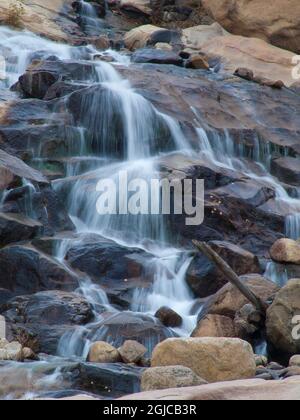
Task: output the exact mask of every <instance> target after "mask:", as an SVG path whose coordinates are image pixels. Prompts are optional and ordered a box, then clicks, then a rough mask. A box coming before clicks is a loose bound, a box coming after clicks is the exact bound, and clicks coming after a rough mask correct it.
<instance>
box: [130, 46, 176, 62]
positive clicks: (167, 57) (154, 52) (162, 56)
mask: <svg viewBox="0 0 300 420" xmlns="http://www.w3.org/2000/svg"><path fill="white" fill-rule="evenodd" d="M131 60H132V61H133V62H134V63H155V64H174V65H175V66H182V64H183V59H182V58H181V57H180V56H179V55H178V54H176V53H175V52H173V51H163V50H159V49H154V48H143V49H140V50H137V51H136V52H135V53H134V54H133V55H132V58H131Z"/></svg>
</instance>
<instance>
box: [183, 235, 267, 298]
mask: <svg viewBox="0 0 300 420" xmlns="http://www.w3.org/2000/svg"><path fill="white" fill-rule="evenodd" d="M210 245H211V246H212V248H213V249H214V250H215V251H216V252H217V253H218V254H219V255H220V256H221V257H222V258H223V259H224V260H225V261H226V262H227V263H228V264H229V265H230V266H231V267H232V269H233V270H234V271H235V272H236V273H237V274H238V275H239V276H241V275H244V274H250V273H259V272H261V270H260V267H259V263H258V260H257V258H256V257H255V256H254V255H253V254H251V253H250V252H248V251H246V250H244V249H243V248H241V247H238V246H237V245H234V244H231V243H228V242H225V241H211V242H210ZM186 280H187V283H188V284H189V286H190V287H191V289H192V290H193V292H194V293H195V295H196V296H197V297H200V298H203V297H207V296H211V295H213V294H214V293H216V292H217V291H218V290H220V289H221V288H222V287H223V286H224V285H225V284H226V283H227V282H228V279H227V278H226V276H224V274H223V273H221V272H220V271H219V270H218V269H217V268H216V267H215V264H213V263H212V262H211V261H210V260H209V259H208V258H207V257H206V256H205V255H203V254H201V253H197V255H196V256H195V257H194V259H193V261H192V263H191V265H190V267H189V269H188V272H187V278H186Z"/></svg>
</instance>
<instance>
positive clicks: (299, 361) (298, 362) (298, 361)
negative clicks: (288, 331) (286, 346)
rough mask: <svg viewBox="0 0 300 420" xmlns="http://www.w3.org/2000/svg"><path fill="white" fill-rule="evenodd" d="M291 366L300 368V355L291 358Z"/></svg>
mask: <svg viewBox="0 0 300 420" xmlns="http://www.w3.org/2000/svg"><path fill="white" fill-rule="evenodd" d="M289 365H290V366H299V367H300V355H299V354H295V356H293V357H291V358H290V363H289Z"/></svg>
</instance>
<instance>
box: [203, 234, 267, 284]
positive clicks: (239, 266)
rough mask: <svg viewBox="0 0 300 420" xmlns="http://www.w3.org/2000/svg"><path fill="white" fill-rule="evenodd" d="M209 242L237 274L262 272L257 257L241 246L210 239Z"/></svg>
mask: <svg viewBox="0 0 300 420" xmlns="http://www.w3.org/2000/svg"><path fill="white" fill-rule="evenodd" d="M209 244H210V246H211V247H212V248H213V250H214V251H215V252H217V254H219V255H220V257H222V258H223V259H224V260H225V261H226V262H227V263H228V264H229V265H230V267H231V268H232V269H233V271H234V272H235V273H237V274H238V275H239V276H242V275H244V274H251V273H261V272H262V270H261V268H260V265H259V261H258V258H257V257H256V256H255V255H254V254H252V253H251V252H249V251H246V250H245V249H243V248H242V247H240V246H238V245H235V244H233V243H230V242H226V241H211V242H210V243H209Z"/></svg>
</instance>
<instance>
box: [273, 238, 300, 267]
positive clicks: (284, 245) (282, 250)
mask: <svg viewBox="0 0 300 420" xmlns="http://www.w3.org/2000/svg"><path fill="white" fill-rule="evenodd" d="M270 254H271V257H272V259H273V260H274V261H277V262H279V263H290V264H297V265H298V264H300V244H299V243H298V242H296V241H293V240H292V239H287V238H283V239H279V240H278V241H276V242H275V244H274V245H273V246H272V248H271V250H270Z"/></svg>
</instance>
